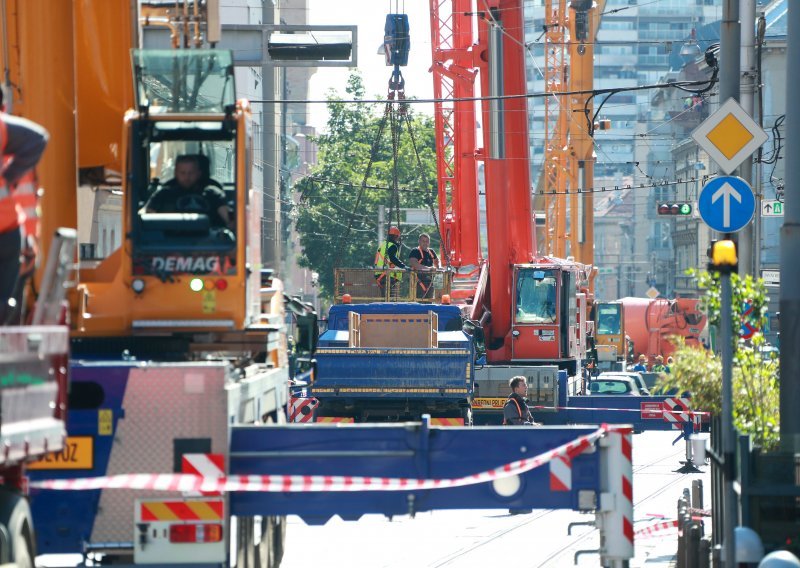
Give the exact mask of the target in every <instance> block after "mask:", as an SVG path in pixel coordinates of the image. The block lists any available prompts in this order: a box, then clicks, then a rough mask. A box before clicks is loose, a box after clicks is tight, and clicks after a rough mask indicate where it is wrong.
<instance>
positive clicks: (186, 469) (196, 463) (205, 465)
mask: <svg viewBox="0 0 800 568" xmlns="http://www.w3.org/2000/svg"><path fill="white" fill-rule="evenodd" d="M181 472H182V473H190V474H194V475H199V476H200V477H205V478H211V479H220V478H222V477H225V456H224V455H222V454H184V455H183V457H182V458H181ZM187 495H188V496H190V497H191V496H195V495H220V493H219V492H218V491H203V492H202V493H198V492H189V493H188V494H187Z"/></svg>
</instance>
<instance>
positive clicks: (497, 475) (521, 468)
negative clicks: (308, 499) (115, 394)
mask: <svg viewBox="0 0 800 568" xmlns="http://www.w3.org/2000/svg"><path fill="white" fill-rule="evenodd" d="M618 430H619V429H616V428H613V427H609V426H606V425H603V426H601V427H600V428H598V429H597V430H596V431H594V432H592V433H591V434H586V435H584V436H580V437H579V438H576V439H575V440H572V441H571V442H568V443H566V444H562V445H561V446H558V447H557V448H555V449H552V450H548V451H546V452H543V453H541V454H539V455H538V456H534V457H532V458H525V459H521V460H517V461H514V462H511V463H508V464H506V465H504V466H500V467H497V468H495V469H491V470H488V471H484V472H481V473H475V474H472V475H468V476H465V477H460V478H455V479H409V478H388V477H360V476H347V475H231V476H229V477H224V478H220V479H212V478H207V477H201V476H200V475H193V474H169V473H165V474H148V473H142V474H129V475H112V476H106V477H88V478H79V479H49V480H44V481H35V482H31V483H30V487H35V488H39V489H51V490H62V491H64V490H67V491H81V490H92V489H143V490H150V491H183V492H185V491H202V492H208V491H220V492H231V491H260V492H272V493H282V492H318V491H409V490H424V489H439V488H448V487H463V486H466V485H475V484H478V483H485V482H487V481H494V480H496V479H501V478H505V477H512V476H514V475H520V474H522V473H525V472H527V471H530V470H532V469H536V468H537V467H540V466H542V465H545V464H547V463H550V462H551V461H552V460H553V459H555V458H557V457H559V456H565V457H567V458H569V459H572V458H574V457H575V456H577V455H579V454H580V453H582V452H583V451H584V450H586V449H587V448H589V447H590V446H591V445H592V444H594V443H595V442H596V441H597V440H598V439H599V438H601V437H602V436H603V435H604V434H606V433H608V432H614V431H618Z"/></svg>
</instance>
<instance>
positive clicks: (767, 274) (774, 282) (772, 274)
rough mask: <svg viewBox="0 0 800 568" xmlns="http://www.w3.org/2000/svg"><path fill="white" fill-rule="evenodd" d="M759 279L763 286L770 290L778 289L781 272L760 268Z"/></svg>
mask: <svg viewBox="0 0 800 568" xmlns="http://www.w3.org/2000/svg"><path fill="white" fill-rule="evenodd" d="M761 278H762V279H763V280H764V285H765V286H769V287H770V288H780V286H781V271H780V270H778V269H774V270H769V269H766V268H762V269H761Z"/></svg>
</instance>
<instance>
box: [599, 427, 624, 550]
mask: <svg viewBox="0 0 800 568" xmlns="http://www.w3.org/2000/svg"><path fill="white" fill-rule="evenodd" d="M631 436H632V431H631V429H630V428H616V429H614V430H611V431H609V433H608V436H606V437H605V438H604V439H603V440H602V442H601V445H602V446H603V447H605V448H606V449H607V452H606V453H607V456H608V457H607V460H606V461H607V463H606V466H605V471H606V472H607V476H606V479H605V481H604V482H603V485H602V486H601V494H600V507H599V509H598V511H597V517H598V519H597V524H598V526H601V527H603V529H604V530H605V544H604V546H603V548H602V550H601V560H603V561H604V562H607V561H624V560H628V559H630V558H633V462H632V461H631V460H632V456H633V447H632V445H631Z"/></svg>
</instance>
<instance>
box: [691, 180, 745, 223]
mask: <svg viewBox="0 0 800 568" xmlns="http://www.w3.org/2000/svg"><path fill="white" fill-rule="evenodd" d="M697 209H698V210H699V211H700V217H702V218H703V221H705V222H706V225H708V226H709V227H711V228H712V229H714V230H715V231H719V232H720V233H735V232H736V231H741V230H742V229H743V228H744V227H745V226H747V224H748V223H749V222H750V220H751V219H752V218H753V213H755V210H756V200H755V197H753V190H752V189H750V186H749V185H748V184H747V182H746V181H744V180H743V179H742V178H740V177H735V176H720V177H717V178H714V179H712V180H711V181H710V182H708V183H707V184H705V185H704V186H703V189H702V190H701V191H700V199H698V201H697Z"/></svg>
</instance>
